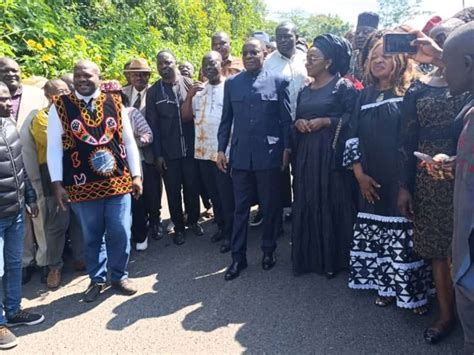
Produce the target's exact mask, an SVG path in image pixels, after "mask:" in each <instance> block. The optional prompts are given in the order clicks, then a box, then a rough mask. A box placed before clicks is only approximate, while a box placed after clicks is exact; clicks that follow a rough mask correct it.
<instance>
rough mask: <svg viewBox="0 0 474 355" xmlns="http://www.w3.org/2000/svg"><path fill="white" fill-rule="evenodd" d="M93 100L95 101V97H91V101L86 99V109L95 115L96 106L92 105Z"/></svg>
mask: <svg viewBox="0 0 474 355" xmlns="http://www.w3.org/2000/svg"><path fill="white" fill-rule="evenodd" d="M92 101H94V99H90V100H89V102H86V101H85V100H84V102H86V110H87V111H88V112H89V114H91V115H93V114H94V106H93V105H92Z"/></svg>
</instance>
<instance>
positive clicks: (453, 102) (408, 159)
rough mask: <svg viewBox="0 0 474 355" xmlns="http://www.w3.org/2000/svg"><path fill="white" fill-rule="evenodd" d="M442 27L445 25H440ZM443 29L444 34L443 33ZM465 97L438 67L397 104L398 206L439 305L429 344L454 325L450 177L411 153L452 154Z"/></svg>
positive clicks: (435, 32) (427, 338)
mask: <svg viewBox="0 0 474 355" xmlns="http://www.w3.org/2000/svg"><path fill="white" fill-rule="evenodd" d="M447 23H448V24H449V22H447ZM461 23H462V22H461ZM438 26H439V25H438ZM438 26H437V27H438ZM437 27H434V28H433V30H432V31H431V34H432V38H433V39H436V38H437V37H439V36H438V34H439V33H440V30H439V29H438V28H437ZM446 27H447V26H446V25H444V27H443V28H446ZM454 28H455V27H452V28H451V29H450V30H451V31H452V30H453V29H454ZM448 34H449V33H444V37H447V35H448ZM439 44H442V43H439ZM466 100H467V95H460V96H452V95H451V94H450V93H449V88H448V84H447V82H446V80H445V79H444V76H443V70H440V69H438V70H436V71H435V72H433V73H431V74H430V75H427V76H425V77H422V78H421V79H420V80H417V81H415V82H414V83H413V84H412V85H411V87H410V88H409V90H408V91H407V94H406V95H405V99H404V102H403V105H402V126H401V132H400V140H399V141H400V168H401V169H400V177H399V178H400V192H399V207H400V210H401V212H402V213H403V214H404V215H405V216H407V218H410V219H413V225H414V231H413V242H414V250H415V252H416V253H417V254H418V255H420V256H421V257H423V258H425V259H428V260H431V266H432V269H433V280H434V283H435V287H436V294H437V299H438V304H439V317H438V319H437V320H436V321H435V322H434V323H433V324H432V325H431V326H430V327H428V328H427V329H426V330H425V332H424V339H425V341H426V342H428V343H436V342H438V341H439V340H441V339H442V338H444V337H445V336H446V335H447V334H448V333H449V332H450V331H451V330H452V328H453V326H454V324H455V312H454V290H453V283H452V279H451V274H450V261H449V255H450V252H451V251H450V246H451V241H452V234H453V195H454V179H453V178H451V179H448V180H441V179H436V180H435V179H433V178H432V177H431V176H430V171H428V170H427V169H426V167H427V164H424V163H423V164H421V162H420V164H417V159H416V157H415V156H414V152H415V151H419V152H421V153H424V154H428V155H430V156H435V155H438V154H440V153H444V154H447V155H449V156H453V155H456V145H457V141H458V138H459V134H460V133H461V130H462V128H463V122H462V120H457V121H455V118H456V116H457V114H458V113H459V111H460V110H461V109H462V107H463V106H464V105H465V103H466ZM445 157H446V155H445ZM436 158H437V157H435V159H436ZM439 163H440V164H441V161H440V162H439ZM428 165H429V164H428Z"/></svg>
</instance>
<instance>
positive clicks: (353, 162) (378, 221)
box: [343, 41, 431, 314]
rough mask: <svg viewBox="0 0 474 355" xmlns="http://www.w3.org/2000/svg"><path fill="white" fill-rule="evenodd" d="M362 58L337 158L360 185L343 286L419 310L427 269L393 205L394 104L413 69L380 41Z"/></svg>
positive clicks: (395, 185) (427, 283)
mask: <svg viewBox="0 0 474 355" xmlns="http://www.w3.org/2000/svg"><path fill="white" fill-rule="evenodd" d="M368 60H369V62H368V70H369V71H370V72H369V73H368V78H369V86H367V87H366V88H365V89H364V90H363V91H362V93H361V95H360V97H359V100H358V105H357V107H356V110H355V111H354V113H355V115H356V117H355V119H353V120H351V122H352V127H351V135H350V136H351V138H349V139H348V140H347V142H346V150H345V152H344V161H343V164H344V165H345V166H346V167H348V168H352V169H353V170H354V174H355V176H356V178H357V181H358V183H359V187H360V197H359V200H360V201H359V213H358V215H357V220H356V223H355V225H354V238H353V242H352V248H351V252H350V277H349V287H350V288H353V289H372V290H377V292H378V297H377V299H376V302H375V303H376V305H378V306H381V307H384V306H387V305H389V304H390V303H392V302H394V301H396V304H397V306H399V307H402V308H410V309H413V310H414V312H415V313H417V314H423V313H426V311H427V303H428V294H429V290H430V287H431V281H430V280H431V278H430V271H429V268H428V264H427V263H426V262H425V261H424V260H423V259H421V258H419V257H418V256H417V255H416V254H415V253H414V251H413V240H412V237H413V230H412V223H411V221H409V220H408V219H406V218H405V217H403V216H402V214H401V213H400V211H399V209H398V207H397V198H398V190H399V183H398V155H397V149H398V132H399V128H400V121H401V111H400V108H401V103H402V101H403V95H404V94H405V91H406V90H407V89H408V87H409V86H410V83H411V81H412V80H413V78H414V73H415V71H414V69H413V67H412V64H411V62H410V61H409V60H408V59H407V57H406V56H404V55H395V56H388V55H385V54H384V52H383V44H382V41H380V42H378V43H377V44H375V46H374V47H373V49H372V51H371V53H370V55H369V59H368Z"/></svg>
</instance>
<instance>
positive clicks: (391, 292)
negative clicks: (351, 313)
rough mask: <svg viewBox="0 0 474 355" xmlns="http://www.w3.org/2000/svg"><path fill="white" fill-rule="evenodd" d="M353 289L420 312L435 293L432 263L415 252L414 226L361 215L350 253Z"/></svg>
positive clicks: (391, 219)
mask: <svg viewBox="0 0 474 355" xmlns="http://www.w3.org/2000/svg"><path fill="white" fill-rule="evenodd" d="M349 287H350V288H352V289H362V290H377V292H378V294H379V296H385V297H395V299H396V303H397V306H398V307H402V308H411V309H413V308H417V307H421V306H423V305H425V304H427V303H428V296H429V295H431V294H432V293H433V291H434V289H433V284H432V279H431V267H430V265H429V263H427V262H426V261H425V260H423V259H421V258H420V257H418V256H417V255H416V254H415V253H414V251H413V229H412V223H411V222H410V221H409V220H408V219H406V218H404V217H386V216H379V215H374V214H368V213H359V214H358V215H357V220H356V223H355V225H354V239H353V241H352V246H351V251H350V275H349Z"/></svg>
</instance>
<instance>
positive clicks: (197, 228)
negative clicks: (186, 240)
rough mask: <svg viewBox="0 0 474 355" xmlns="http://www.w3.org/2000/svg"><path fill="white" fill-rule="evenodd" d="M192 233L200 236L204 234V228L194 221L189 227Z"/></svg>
mask: <svg viewBox="0 0 474 355" xmlns="http://www.w3.org/2000/svg"><path fill="white" fill-rule="evenodd" d="M189 228H190V229H191V230H192V231H193V233H194V235H196V236H198V237H201V236H203V235H204V229H202V227H201V225H200V224H199V223H195V224H193V225H191V226H190V227H189Z"/></svg>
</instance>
